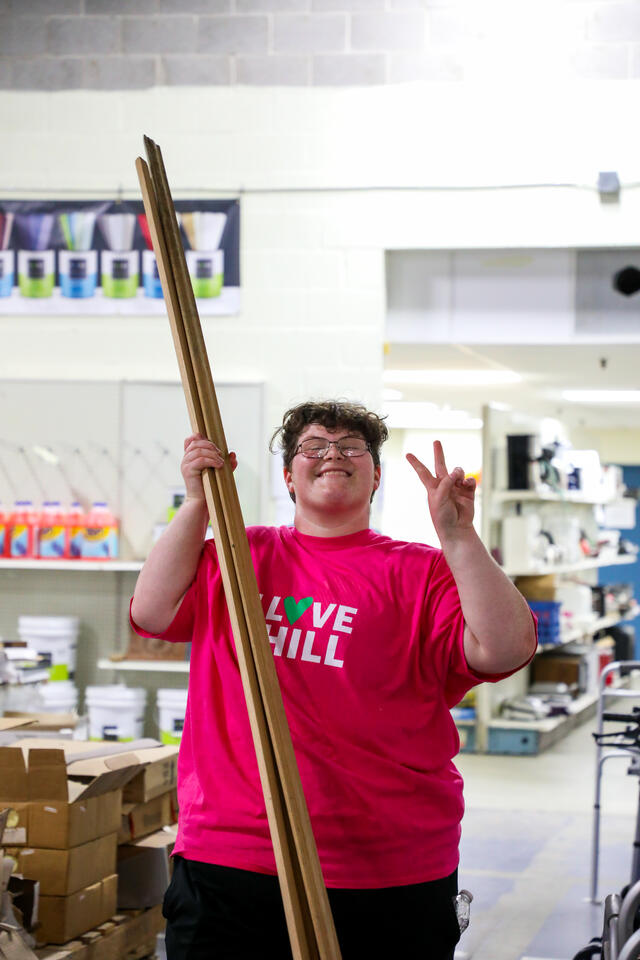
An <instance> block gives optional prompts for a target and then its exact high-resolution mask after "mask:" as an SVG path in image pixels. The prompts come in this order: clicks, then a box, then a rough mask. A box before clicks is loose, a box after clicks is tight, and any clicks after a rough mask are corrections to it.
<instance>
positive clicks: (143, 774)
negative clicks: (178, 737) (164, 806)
mask: <svg viewBox="0 0 640 960" xmlns="http://www.w3.org/2000/svg"><path fill="white" fill-rule="evenodd" d="M138 756H139V757H140V759H141V761H142V760H143V761H144V766H143V768H142V769H141V770H140V772H139V773H137V774H136V775H135V776H134V777H132V778H131V780H129V781H128V782H127V783H126V784H125V786H124V789H123V793H122V800H123V802H124V803H146V802H147V800H152V799H153V798H154V797H158V796H160V795H161V794H163V793H166V792H167V791H168V790H171V789H172V788H173V787H175V785H176V783H177V782H178V747H174V746H166V747H158V748H157V749H155V750H147V751H145V753H144V755H140V754H139V755H138Z"/></svg>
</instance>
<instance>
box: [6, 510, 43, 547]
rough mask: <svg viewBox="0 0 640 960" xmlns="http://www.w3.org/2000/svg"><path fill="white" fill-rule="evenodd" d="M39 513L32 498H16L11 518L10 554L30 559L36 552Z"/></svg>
mask: <svg viewBox="0 0 640 960" xmlns="http://www.w3.org/2000/svg"><path fill="white" fill-rule="evenodd" d="M37 530H38V524H37V514H36V512H35V510H34V509H33V503H32V502H31V500H16V501H15V503H14V506H13V510H12V512H11V516H10V519H9V556H10V557H13V558H14V559H23V560H26V559H29V558H33V557H34V556H35V554H36V537H37Z"/></svg>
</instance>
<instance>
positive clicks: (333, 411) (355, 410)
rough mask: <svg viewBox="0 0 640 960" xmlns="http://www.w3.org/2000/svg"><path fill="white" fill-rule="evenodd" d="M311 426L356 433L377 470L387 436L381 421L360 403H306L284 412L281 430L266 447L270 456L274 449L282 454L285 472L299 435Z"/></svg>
mask: <svg viewBox="0 0 640 960" xmlns="http://www.w3.org/2000/svg"><path fill="white" fill-rule="evenodd" d="M311 423H317V424H319V425H320V426H321V427H325V428H326V429H327V430H336V429H337V428H338V427H343V428H344V429H346V430H353V431H355V432H356V433H359V434H360V435H361V436H363V437H364V439H365V440H366V441H367V443H368V444H369V448H370V450H371V456H372V457H373V462H374V465H375V466H376V467H379V466H380V447H381V446H382V444H383V443H384V442H385V440H386V439H387V437H388V436H389V431H388V430H387V427H386V425H385V423H384V421H383V418H382V417H379V416H378V414H377V413H373V412H372V411H371V410H367V408H366V407H365V406H363V405H362V404H361V403H350V402H349V401H348V400H307V401H305V402H304V403H299V404H297V406H295V407H291V408H290V409H289V410H287V412H286V413H285V415H284V417H283V418H282V426H280V427H278V429H277V430H276V431H275V432H274V434H273V436H272V437H271V441H270V443H269V450H270V451H271V452H272V453H274V452H275V451H274V447H276V446H277V449H279V450H281V451H282V462H283V464H284V466H285V467H286V468H287V470H290V469H291V461H292V460H293V458H294V456H295V454H296V450H297V448H298V442H299V437H300V434H301V433H302V431H303V430H304V429H305V427H308V426H309V424H311Z"/></svg>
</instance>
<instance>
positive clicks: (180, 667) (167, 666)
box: [98, 657, 189, 673]
mask: <svg viewBox="0 0 640 960" xmlns="http://www.w3.org/2000/svg"><path fill="white" fill-rule="evenodd" d="M98 669H99V670H144V671H146V672H151V671H154V672H156V673H189V661H188V660H109V658H108V657H103V658H102V659H100V660H98Z"/></svg>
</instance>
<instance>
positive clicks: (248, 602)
mask: <svg viewBox="0 0 640 960" xmlns="http://www.w3.org/2000/svg"><path fill="white" fill-rule="evenodd" d="M145 146H146V148H147V151H148V157H149V164H150V168H151V176H152V179H153V183H154V187H155V189H156V197H157V200H158V207H159V211H160V217H161V220H162V226H163V230H164V237H165V242H166V243H167V247H168V253H169V256H170V258H171V262H172V267H173V272H174V278H175V281H176V290H177V294H178V300H179V302H180V310H181V315H182V318H183V322H184V327H185V332H186V335H187V340H188V343H189V351H190V354H191V357H192V360H193V363H194V372H195V374H196V380H197V382H198V392H199V395H200V398H201V402H202V407H203V413H204V417H205V422H206V426H207V430H206V435H207V436H209V437H211V438H212V439H213V440H214V442H216V444H217V445H218V446H219V447H220V449H221V450H222V451H223V453H224V454H226V453H227V445H226V439H225V437H224V429H223V426H222V420H221V417H220V412H219V408H218V405H217V400H216V396H215V388H214V385H213V380H212V377H211V371H210V368H209V363H208V358H207V351H206V346H205V343H204V338H203V336H202V329H201V326H200V322H199V318H198V312H197V307H196V302H195V297H194V294H193V288H192V285H191V279H190V277H189V273H188V270H187V265H186V260H185V256H184V250H183V247H182V241H181V238H180V234H179V231H178V226H177V221H176V217H175V211H174V207H173V201H172V198H171V193H170V190H169V185H168V181H167V177H166V171H165V169H164V163H163V161H162V155H161V152H160V149H159V147H158V146H157V145H156V144H154V143H153V142H152V141H149V140H145ZM214 473H215V479H216V481H217V483H218V488H219V490H220V496H221V501H222V509H223V513H224V521H225V523H226V527H227V531H228V533H229V540H230V544H231V549H232V553H233V558H234V564H235V568H236V573H237V580H238V585H239V587H240V593H241V595H242V605H243V609H244V614H245V617H246V623H247V627H248V631H249V640H250V643H251V650H252V653H253V658H254V663H255V666H256V673H257V676H258V682H259V684H260V689H261V693H262V702H263V704H264V708H265V714H266V717H267V722H268V724H269V730H270V733H271V739H272V743H273V748H274V752H275V757H276V764H277V767H278V773H279V777H280V782H281V784H282V790H283V794H284V799H285V804H286V807H287V811H288V814H289V827H290V829H291V832H292V835H293V840H294V845H295V849H296V851H297V854H298V864H299V869H300V873H301V876H302V881H303V884H304V889H305V891H306V893H307V903H308V906H309V910H310V912H311V921H312V924H313V929H314V932H315V936H316V939H317V944H318V949H319V952H320V957H321V958H323V960H324V958H325V957H326V958H327V960H329V958H331V960H333V958H335V957H339V956H340V950H339V946H338V941H337V937H336V934H335V928H334V926H333V918H332V916H331V910H330V907H329V901H328V898H327V892H326V888H325V885H324V880H323V878H322V872H321V869H320V863H319V860H318V854H317V850H316V846H315V840H314V838H313V832H312V830H311V823H310V820H309V814H308V810H307V806H306V803H305V800H304V794H303V791H302V784H301V782H300V774H299V771H298V766H297V763H296V759H295V754H294V751H293V746H292V743H291V736H290V733H289V727H288V724H287V720H286V715H285V712H284V706H283V703H282V696H281V693H280V686H279V684H278V678H277V674H276V670H275V664H274V662H273V656H272V653H271V648H270V645H269V641H268V636H267V631H266V625H265V620H264V613H263V611H262V604H261V602H260V596H259V593H258V585H257V582H256V577H255V571H254V568H253V561H252V559H251V554H250V551H249V544H248V540H247V535H246V531H245V527H244V521H243V519H242V513H241V509H240V503H239V500H238V495H237V490H236V486H235V483H234V481H233V476H232V473H231V470H230V469H226V470H216V471H215V472H214ZM232 624H233V617H232Z"/></svg>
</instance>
